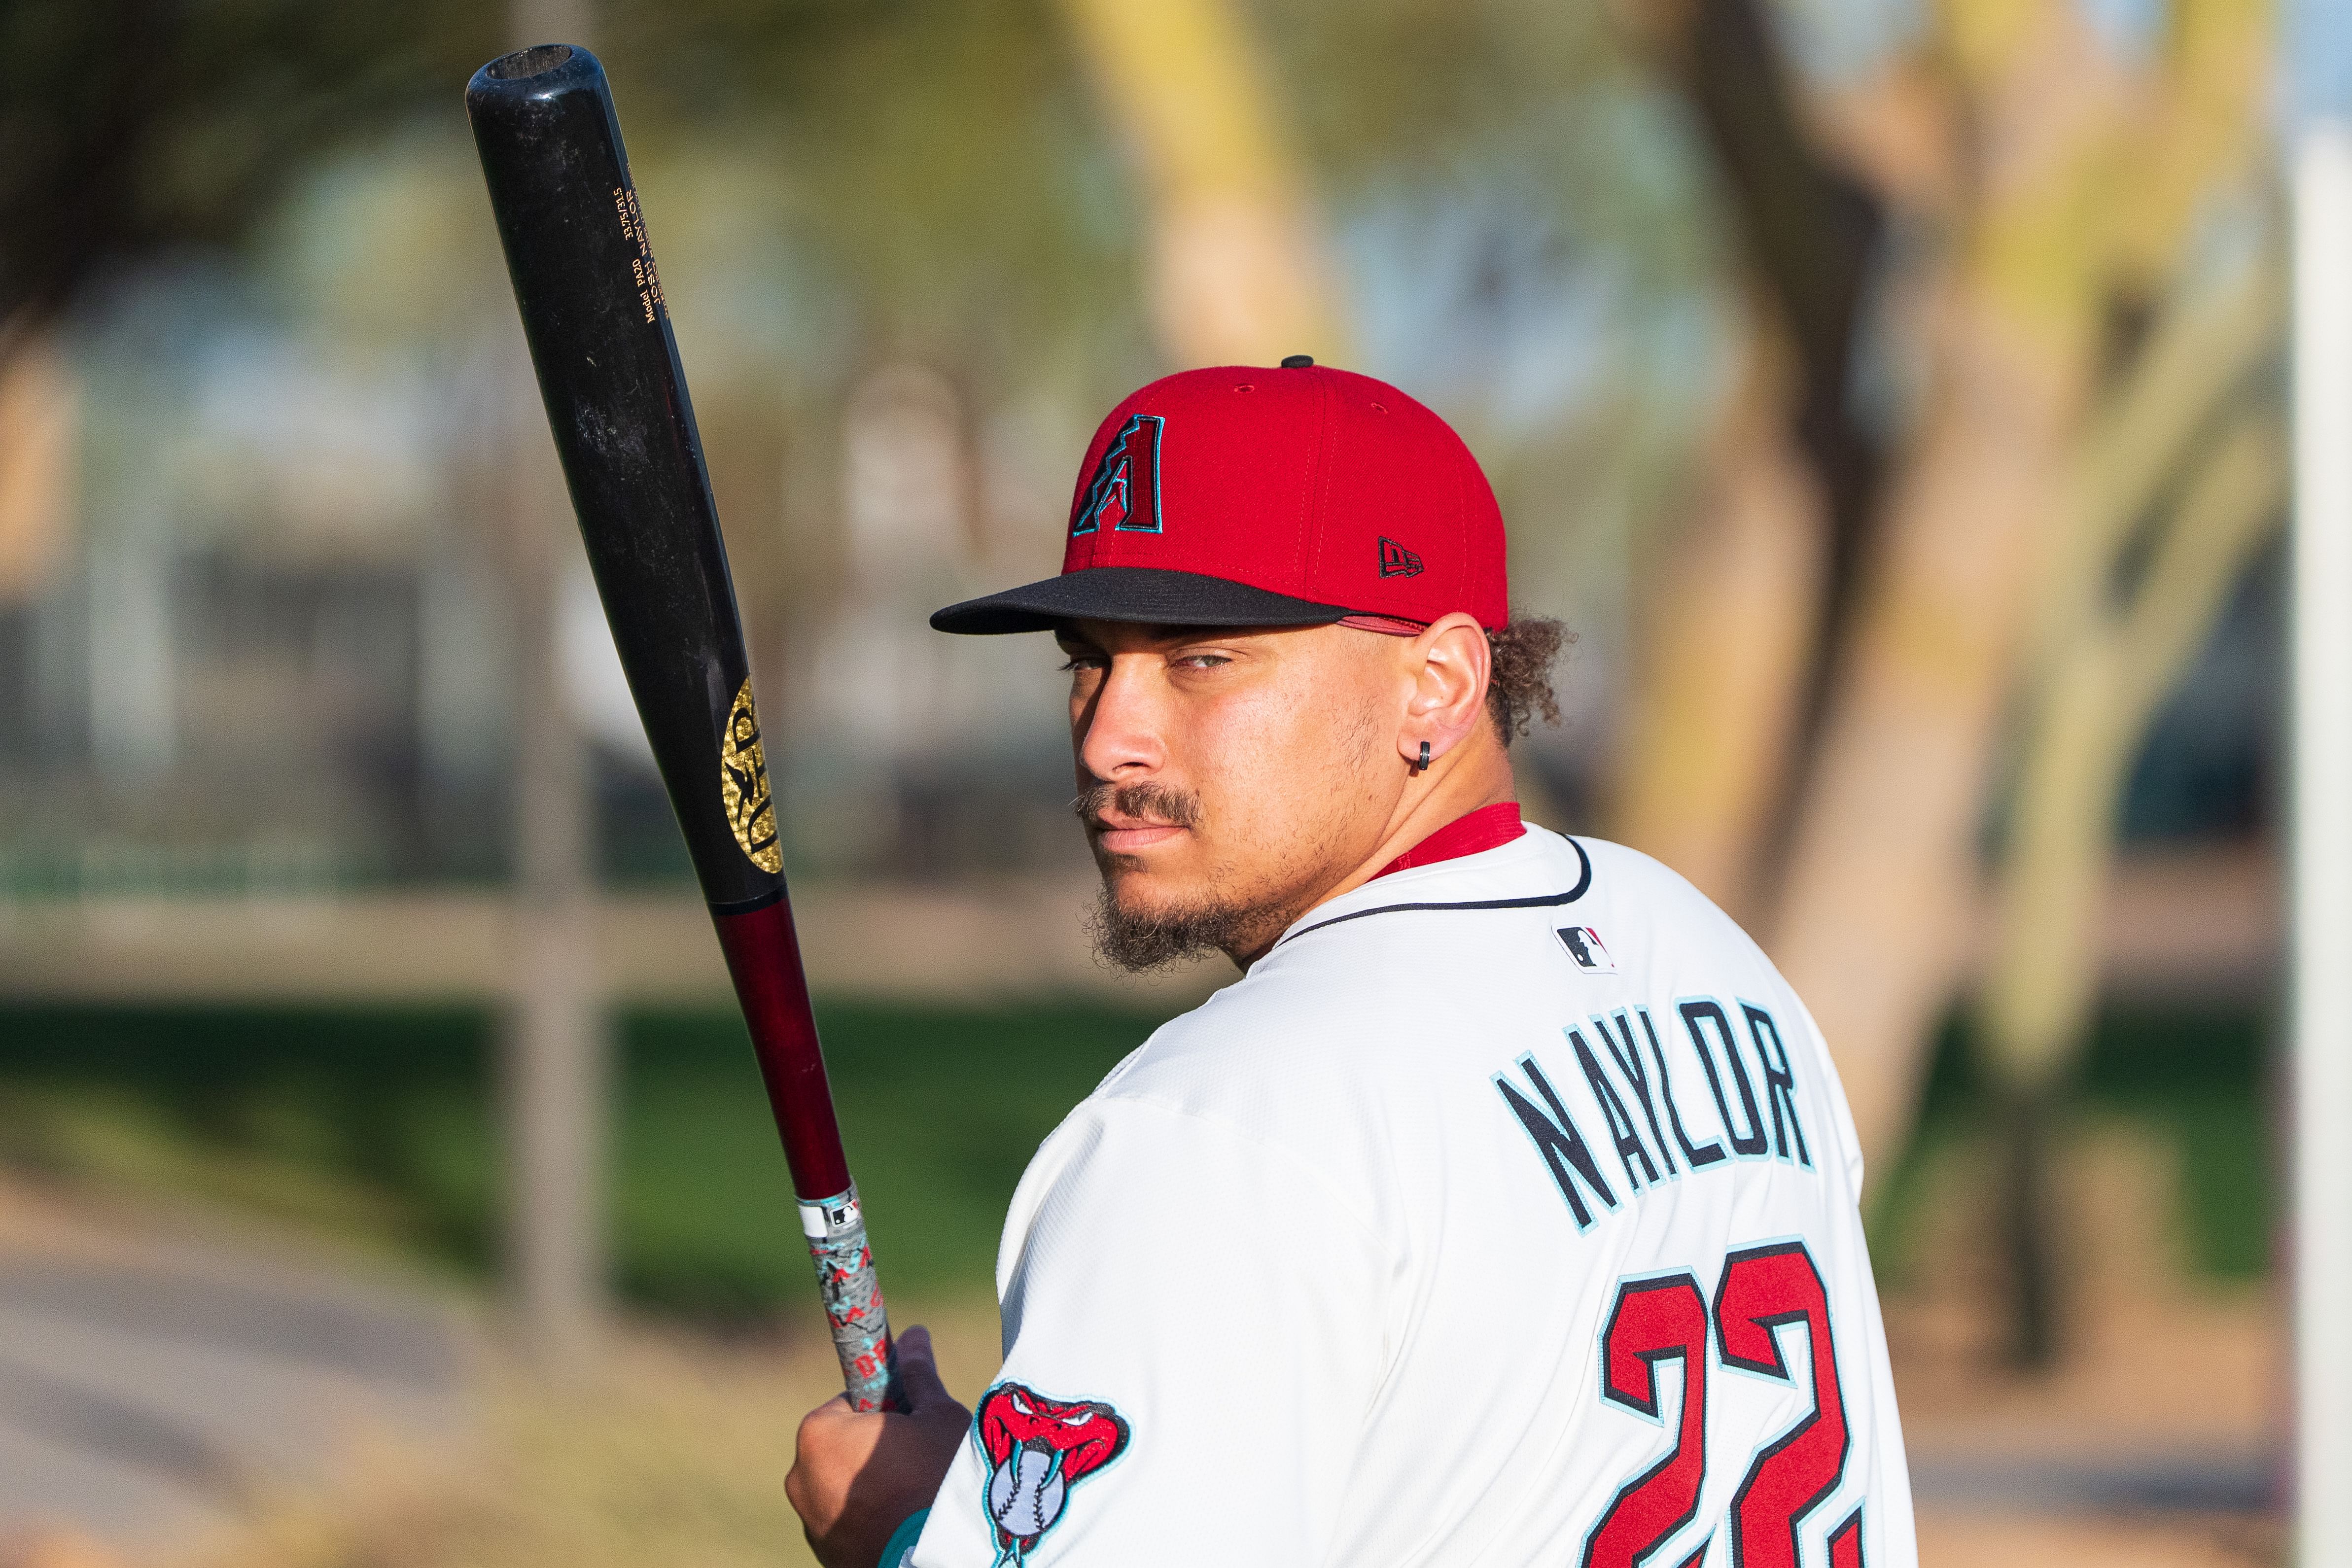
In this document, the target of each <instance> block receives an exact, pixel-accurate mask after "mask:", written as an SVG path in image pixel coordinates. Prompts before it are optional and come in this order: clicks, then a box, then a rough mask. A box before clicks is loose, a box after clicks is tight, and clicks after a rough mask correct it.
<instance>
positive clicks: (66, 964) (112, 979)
mask: <svg viewBox="0 0 2352 1568" xmlns="http://www.w3.org/2000/svg"><path fill="white" fill-rule="evenodd" d="M1089 895H1090V890H1089V889H1088V888H1087V887H1086V886H1084V885H1083V884H1080V883H1074V882H1070V881H1067V880H1065V879H1061V878H1052V879H1045V878H1038V879H1022V880H1008V881H1004V882H1000V883H981V884H973V885H963V886H954V887H923V886H908V885H904V884H891V883H816V884H814V885H811V886H809V887H806V888H804V889H800V890H796V891H795V893H794V895H793V903H794V906H795V910H796V913H797V914H798V916H799V923H800V927H801V942H802V946H803V950H804V952H805V955H806V957H807V962H808V967H809V978H810V982H811V984H812V985H813V986H814V987H815V988H817V989H818V990H820V991H822V992H824V993H826V994H829V995H835V996H871V997H889V998H907V999H926V1000H969V999H971V998H985V997H1035V996H1041V995H1049V994H1054V993H1075V994H1078V995H1090V996H1099V997H1103V998H1126V999H1129V1000H1142V999H1144V998H1150V999H1151V1000H1153V1001H1163V1000H1164V1001H1165V1002H1167V1003H1168V1004H1169V1005H1171V1006H1183V1005H1187V1004H1189V1002H1190V1001H1192V1000H1193V999H1197V998H1199V997H1201V996H1203V995H1205V994H1206V993H1207V992H1209V991H1210V990H1213V989H1214V988H1216V987H1218V986H1220V985H1223V983H1224V982H1225V981H1226V979H1227V978H1229V977H1230V975H1231V971H1230V970H1229V969H1227V968H1226V967H1225V966H1224V965H1223V964H1222V963H1216V962H1211V963H1207V964H1203V965H1199V966H1195V967H1192V968H1187V969H1183V970H1180V971H1178V972H1176V973H1174V974H1171V975H1161V976H1153V977H1130V976H1126V975H1121V974H1118V973H1117V972H1115V971H1113V970H1110V969H1108V968H1105V967H1103V966H1101V965H1100V964H1098V963H1097V962H1096V961H1095V958H1094V956H1093V954H1092V952H1091V950H1090V949H1089V946H1088V944H1087V936H1086V932H1085V929H1084V925H1083V923H1082V921H1081V918H1080V915H1079V912H1080V910H1081V909H1082V908H1083V907H1084V905H1085V904H1086V901H1087V898H1088V896H1089ZM512 909H513V906H512V904H511V903H510V901H509V899H508V898H507V897H506V896H504V895H503V894H499V893H496V892H488V891H484V892H447V891H443V892H431V893H383V894H352V895H336V896H323V895H305V894H290V895H262V896H207V895H195V896H181V897H173V896H163V895H154V894H141V895H118V896H102V897H88V898H77V899H47V900H19V901H10V902H0V996H5V997H10V998H22V999H28V1000H49V1001H87V1002H92V1003H141V1002H155V1003H173V1004H186V1003H189V1002H221V1003H236V1002H252V1001H286V1002H431V1001H451V1000H468V999H482V1000H489V999H493V998H499V997H503V996H504V995H506V994H507V992H508V990H509V982H510V980H511V977H512V974H513V967H512V951H513V946H514V943H515V941H516V936H515V934H514V930H513V924H512ZM2190 911H2194V912H2195V913H2194V914H2193V915H2191V914H2189V912H2190ZM1991 918H1992V916H1991V912H1990V907H1989V906H1988V907H1987V908H1985V909H1984V910H1983V911H1982V912H1981V913H1980V914H1979V918H1978V920H1977V923H1976V931H1975V935H1974V937H1973V939H1972V942H1971V948H1970V952H1969V968H1970V970H1971V971H1974V970H1977V969H1979V968H1980V967H1982V964H1983V962H1984V959H1985V956H1986V955H1987V954H1988V953H1989V952H1990V946H1991V941H1992V932H1991V925H1990V923H1991ZM594 926H595V934H596V935H595V962H596V965H597V971H598V974H599V976H600V979H601V984H602V987H603V988H604V992H605V994H606V995H607V996H608V997H610V998H612V999H613V1000H614V1001H615V1002H616V1003H625V1004H635V1005H646V1004H652V1005H657V1006H658V1005H684V1006H693V1005H703V1004H708V1005H709V1006H711V1007H716V1008H723V1007H725V1006H727V1005H728V1000H729V995H730V993H729V991H728V989H727V975H726V970H725V968H724V967H723V966H722V965H721V963H720V961H719V949H718V946H717V944H716V943H714V942H713V941H712V940H711V936H710V923H709V915H707V914H706V913H705V912H704V910H703V908H702V906H701V905H700V904H699V903H698V902H697V901H696V900H695V899H694V898H693V897H692V896H691V895H685V896H681V895H678V894H636V895H607V896H605V897H604V898H603V899H601V900H599V901H598V903H597V905H596V911H595V922H594ZM2279 942H2280V916H2279V908H2278V894H2277V885H2276V869H2275V865H2274V863H2273V856H2272V854H2271V852H2270V851H2269V850H2268V849H2267V848H2265V847H2263V846H2261V845H2258V844H2254V843H2243V842H2241V843H2234V844H2222V845H2210V846H2202V847H2190V848H2176V849H2165V850H2144V851H2140V852H2134V853H2130V854H2127V855H2126V856H2125V857H2124V858H2123V860H2122V862H2121V864H2120V865H2119V866H2118V868H2117V870H2116V874H2115V876H2114V878H2113V880H2112V881H2111V883H2110V884H2109V888H2108V893H2107V898H2106V907H2105V915H2104V918H2103V923H2102V935H2101V937H2100V960H2099V967H2100V974H2101V976H2102V982H2103V987H2104V988H2105V990H2107V991H2108V992H2109V993H2110V994H2122V995H2126V996H2142V997H2156V996H2161V997H2183V996H2216V997H2227V998H2258V997H2260V996H2261V995H2263V993H2264V991H2265V990H2266V988H2267V987H2268V986H2269V984H2270V982H2271V976H2272V974H2273V970H2274V967H2275V962H2276V955H2277V952H2278V947H2279Z"/></svg>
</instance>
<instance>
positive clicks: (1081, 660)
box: [1062, 653, 1103, 674]
mask: <svg viewBox="0 0 2352 1568" xmlns="http://www.w3.org/2000/svg"><path fill="white" fill-rule="evenodd" d="M1102 667H1103V661H1102V656H1101V655H1100V654H1098V653H1072V654H1070V655H1069V657H1067V658H1066V659H1064V660H1063V661H1062V674H1069V673H1070V672H1071V671H1073V670H1099V669H1101V668H1102Z"/></svg>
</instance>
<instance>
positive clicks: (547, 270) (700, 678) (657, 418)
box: [466, 44, 892, 1410]
mask: <svg viewBox="0 0 2352 1568" xmlns="http://www.w3.org/2000/svg"><path fill="white" fill-rule="evenodd" d="M466 111H467V116H468V118H470V119H471V120H472V121H473V125H474V141H475V143H476V145H477V146H478V148H479V149H480V152H481V155H482V173H483V176H484V178H485V179H487V180H488V183H489V187H490V205H491V207H492V209H493V210H494V211H495V212H496V213H497V214H498V224H499V240H500V242H501V243H502V244H503V245H504V246H505V247H506V256H507V271H508V273H509V275H510V276H511V277H512V278H513V281H514V291H515V303H516V304H517V305H518V306H519V307H520V309H521V312H522V326H523V335H524V336H525V337H526V338H527V339H529V340H530V357H531V361H532V363H533V365H534V366H535V367H536V369H537V371H538V372H539V388H540V393H541V396H542V397H543V398H544V399H545V400H546V402H547V423H548V425H549V428H550V429H551V431H552V432H553V434H554V436H555V450H556V453H557V455H558V456H560V457H561V458H562V463H563V476H564V479H565V481H566V482H567V483H568V484H569V485H570V486H571V488H572V510H573V511H574V512H576V513H578V514H579V517H580V537H581V538H582V539H583V542H585V544H586V545H587V547H588V564H589V565H590V567H591V568H593V570H594V571H595V574H596V592H597V596H598V597H599V598H601V599H602V600H603V601H604V618H605V620H606V621H607V622H609V623H610V624H611V626H612V628H613V642H614V646H615V647H616V648H617V649H618V650H619V652H620V655H621V668H622V669H623V670H624V671H625V672H626V674H627V675H628V678H629V691H630V695H633V696H635V698H636V703H637V714H638V716H640V717H641V718H643V719H644V720H645V726H646V738H647V739H648V740H649V741H651V742H652V743H653V752H654V759H655V761H656V762H657V763H659V764H660V766H661V772H662V782H663V783H664V784H665V785H667V787H668V790H669V799H670V804H671V806H672V807H673V808H675V809H676V810H677V821H678V826H679V827H680V828H681V829H682V830H683V831H685V834H686V846H687V852H688V854H690V855H691V856H692V857H693V860H694V870H695V874H696V875H697V876H698V877H699V878H700V879H701V881H702V892H703V896H704V897H705V898H707V899H709V903H710V914H711V922H712V924H713V925H716V926H717V927H718V931H719V946H720V947H721V948H722V949H724V950H725V952H726V955H727V967H728V970H729V972H730V974H731V975H732V976H733V977H734V980H735V994H736V997H737V998H738V999H739V1000H740V1001H741V1003H742V1005H743V1019H744V1022H745V1023H746V1024H747V1025H748V1026H749V1027H750V1029H751V1045H752V1049H753V1050H754V1051H757V1052H758V1054H759V1059H760V1073H761V1078H762V1079H764V1080H765V1082H766V1083H767V1088H768V1101H769V1104H770V1106H771V1107H772V1109H773V1110H774V1112H775V1116H776V1130H777V1132H778V1133H779V1134H781V1135H782V1139H783V1145H784V1156H785V1158H786V1160H787V1161H788V1162H789V1163H790V1165H791V1166H792V1175H793V1191H794V1193H795V1194H796V1195H797V1196H798V1197H799V1198H800V1200H801V1201H800V1204H799V1208H800V1219H801V1228H802V1232H803V1237H804V1239H806V1241H807V1243H808V1249H809V1256H810V1258H811V1260H813V1261H814V1263H815V1265H816V1271H817V1286H818V1293H819V1295H820V1296H821V1298H822V1299H823V1301H824V1310H825V1316H826V1318H827V1320H828V1321H829V1322H830V1323H831V1325H832V1330H833V1340H834V1349H835V1353H836V1354H838V1355H839V1356H840V1358H841V1368H842V1375H843V1378H844V1380H845V1384H846V1385H847V1388H848V1393H849V1398H850V1402H851V1404H852V1405H853V1406H856V1408H858V1409H860V1410H877V1409H880V1408H882V1407H883V1406H884V1404H885V1403H886V1402H887V1400H888V1399H889V1398H890V1397H891V1393H890V1377H891V1371H892V1358H891V1346H890V1323H889V1316H888V1312H887V1308H886V1306H885V1304H884V1302H883V1299H882V1292H881V1288H880V1286H879V1284H878V1283H877V1281H876V1277H875V1271H874V1255H873V1252H872V1250H871V1249H869V1248H868V1247H867V1246H866V1224H865V1220H864V1218H863V1215H862V1213H861V1211H860V1209H859V1207H858V1203H857V1189H856V1186H854V1185H853V1184H852V1183H851V1181H850V1179H849V1164H848V1161H847V1159H846V1158H845V1155H843V1152H842V1147H841V1131H840V1128H839V1127H838V1125H837V1124H835V1119H834V1112H833V1096H832V1094H831V1092H829V1090H828V1089H827V1086H826V1083H825V1073H824V1052H823V1051H821V1050H820V1049H819V1047H818V1043H817V1035H816V1020H815V1017H814V1014H813V1013H812V1012H811V1011H810V1009H809V998H808V982H807V978H806V977H805V975H804V974H803V971H802V968H801V956H800V943H799V940H798V938H797V936H795V934H794V932H793V912H792V904H791V902H790V900H788V899H787V898H786V897H785V896H784V878H783V859H782V851H781V847H780V845H779V844H778V842H777V836H776V814H775V808H774V805H773V803H772V800H771V799H770V795H769V787H768V768H767V755H766V751H765V748H764V747H763V745H762V743H761V737H760V720H759V714H758V710H757V709H756V708H755V707H754V706H753V704H752V701H751V668H750V661H749V659H748V658H747V657H746V656H745V653H744V651H743V629H742V625H741V622H740V621H739V620H738V619H737V617H736V613H735V589H734V584H733V583H732V582H731V581H730V579H729V576H728V571H727V549H726V546H725V544H724V543H723V542H722V541H721V539H720V538H719V514H718V511H717V508H716V507H713V506H712V504H711V499H710V476H709V473H708V472H707V471H706V470H705V469H704V467H703V463H702V443H701V441H700V439H699V438H698V436H697V435H696V434H695V429H694V409H693V406H692V405H691V404H690V403H689V402H688V401H687V395H686V376H685V373H684V371H682V370H681V369H680V367H679V365H678V362H677V340H676V339H675V338H673V337H672V336H671V333H670V326H669V312H668V311H667V309H666V308H664V306H663V303H662V288H661V275H660V274H659V273H658V272H656V270H655V269H654V253H653V246H651V245H649V244H647V243H646V226H645V222H644V219H643V218H642V217H641V216H640V215H639V214H638V211H637V192H636V187H635V185H634V184H633V183H631V182H630V180H629V162H628V157H627V155H626V154H625V153H624V152H622V150H621V127H620V121H619V120H618V119H617V118H616V117H615V116H614V112H613V96H612V91H611V89H609V88H608V87H607V86H606V84H605V81H604V67H602V66H600V65H598V64H597V63H596V57H595V56H593V55H592V54H590V53H589V52H588V51H587V50H585V49H583V48H579V47H574V46H572V45H568V44H542V45H540V46H538V47H535V48H529V49H521V50H518V51H517V52H516V53H514V54H510V55H506V56H503V57H500V58H498V59H495V60H492V61H491V62H490V63H489V64H488V65H486V66H484V67H483V68H481V69H480V70H478V71H477V72H476V73H475V74H474V79H473V81H472V82H471V83H469V84H468V85H467V89H466Z"/></svg>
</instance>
